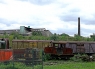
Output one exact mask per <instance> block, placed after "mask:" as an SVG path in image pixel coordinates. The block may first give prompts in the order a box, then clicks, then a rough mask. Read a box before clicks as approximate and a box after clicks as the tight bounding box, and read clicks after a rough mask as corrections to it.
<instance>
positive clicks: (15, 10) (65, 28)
mask: <svg viewBox="0 0 95 69" xmlns="http://www.w3.org/2000/svg"><path fill="white" fill-rule="evenodd" d="M94 7H95V0H0V29H1V30H5V29H19V28H20V26H26V27H27V26H30V27H31V28H46V29H47V30H50V31H51V32H52V33H58V34H61V33H66V34H69V35H74V34H77V24H78V17H80V23H81V35H82V36H90V35H91V34H93V33H94V32H95V8H94Z"/></svg>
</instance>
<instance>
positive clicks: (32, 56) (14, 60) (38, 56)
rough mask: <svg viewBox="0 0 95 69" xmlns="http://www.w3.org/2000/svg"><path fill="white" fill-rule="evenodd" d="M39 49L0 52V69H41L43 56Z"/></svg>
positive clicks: (4, 50) (3, 50)
mask: <svg viewBox="0 0 95 69" xmlns="http://www.w3.org/2000/svg"><path fill="white" fill-rule="evenodd" d="M42 53H43V52H42V50H39V49H23V50H21V49H18V50H14V49H2V50H0V69H43V55H42Z"/></svg>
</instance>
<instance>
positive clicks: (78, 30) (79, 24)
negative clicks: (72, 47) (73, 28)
mask: <svg viewBox="0 0 95 69" xmlns="http://www.w3.org/2000/svg"><path fill="white" fill-rule="evenodd" d="M78 35H79V36H80V17H78Z"/></svg>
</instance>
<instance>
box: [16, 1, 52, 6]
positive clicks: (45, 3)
mask: <svg viewBox="0 0 95 69" xmlns="http://www.w3.org/2000/svg"><path fill="white" fill-rule="evenodd" d="M18 1H26V2H30V3H32V4H36V5H47V4H51V3H53V2H54V0H18Z"/></svg>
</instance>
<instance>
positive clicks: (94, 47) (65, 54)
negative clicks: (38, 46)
mask: <svg viewBox="0 0 95 69" xmlns="http://www.w3.org/2000/svg"><path fill="white" fill-rule="evenodd" d="M44 52H45V54H49V55H50V56H51V58H61V59H62V58H66V59H68V58H70V57H72V56H74V55H75V54H87V55H89V56H91V55H93V54H95V42H86V41H53V42H51V45H50V46H48V47H45V48H44Z"/></svg>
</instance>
